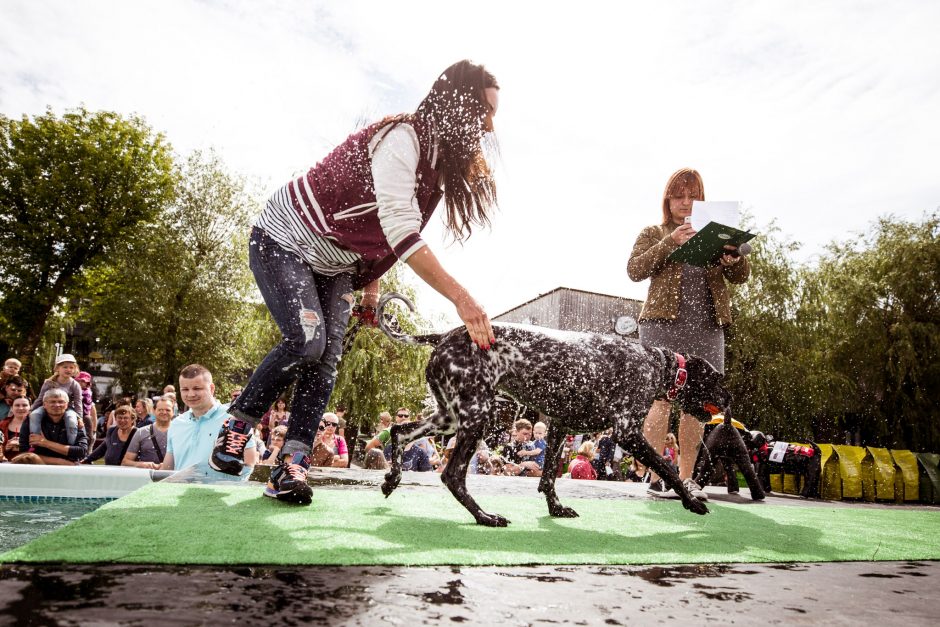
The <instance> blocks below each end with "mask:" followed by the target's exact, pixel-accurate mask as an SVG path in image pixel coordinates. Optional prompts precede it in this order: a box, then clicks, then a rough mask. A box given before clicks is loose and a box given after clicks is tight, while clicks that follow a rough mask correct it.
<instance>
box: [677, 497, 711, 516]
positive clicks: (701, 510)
mask: <svg viewBox="0 0 940 627" xmlns="http://www.w3.org/2000/svg"><path fill="white" fill-rule="evenodd" d="M682 504H683V505H684V506H685V508H686V509H687V510H689V511H690V512H692V513H694V514H698V515H699V516H704V515H705V514H707V513H708V506H707V505H705V501H700V500H698V499H696V498H693V499H692V500H690V501H689V502H688V503H686V502H683V503H682Z"/></svg>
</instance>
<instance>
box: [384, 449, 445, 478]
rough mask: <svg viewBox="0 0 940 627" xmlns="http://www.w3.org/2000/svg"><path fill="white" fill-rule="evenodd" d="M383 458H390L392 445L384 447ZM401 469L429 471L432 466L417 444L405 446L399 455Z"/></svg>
mask: <svg viewBox="0 0 940 627" xmlns="http://www.w3.org/2000/svg"><path fill="white" fill-rule="evenodd" d="M384 453H385V460H386V461H388V462H391V460H392V445H391V444H388V445H387V446H386V447H385V451H384ZM401 469H402V470H412V471H414V472H431V471H432V470H434V468H433V467H432V466H431V460H430V459H428V454H427V453H425V452H424V449H423V448H421V447H418V446H406V447H405V450H404V452H403V453H402V457H401Z"/></svg>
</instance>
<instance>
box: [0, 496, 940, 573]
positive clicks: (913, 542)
mask: <svg viewBox="0 0 940 627" xmlns="http://www.w3.org/2000/svg"><path fill="white" fill-rule="evenodd" d="M478 502H479V503H480V504H481V506H482V507H483V508H484V509H485V510H487V511H490V512H497V513H500V514H503V515H504V516H506V517H507V518H509V519H510V520H511V521H512V524H511V525H509V527H507V528H504V529H491V528H486V527H481V526H479V525H476V524H475V523H474V522H473V519H472V518H471V517H470V515H469V514H468V513H467V512H466V511H465V510H464V508H463V507H461V506H460V505H459V504H458V503H457V502H456V501H455V500H454V499H453V497H451V496H450V494H449V493H446V492H443V491H430V490H427V491H414V490H400V491H398V492H396V493H394V494H392V496H391V497H390V498H388V499H385V498H384V497H383V496H382V494H381V493H380V492H379V491H378V490H377V489H376V490H325V489H320V490H314V499H313V505H312V506H310V507H296V506H289V505H285V504H282V503H278V502H276V501H273V500H271V499H267V498H263V497H262V496H261V490H260V488H259V487H258V486H248V485H244V484H239V485H213V486H200V485H192V484H174V483H166V484H153V485H150V486H146V487H144V488H141V489H140V490H137V491H136V492H134V493H132V494H130V495H128V496H125V497H123V498H121V499H119V500H117V501H114V502H111V503H108V504H107V505H104V506H103V507H101V508H100V509H98V510H96V511H94V512H92V513H90V514H87V515H85V516H83V517H82V518H80V519H78V520H76V521H74V522H72V523H70V524H69V525H67V526H65V527H63V528H61V529H58V530H57V531H54V532H52V533H49V534H47V535H45V536H42V537H40V538H37V539H36V540H34V541H33V542H31V543H29V544H27V545H25V546H22V547H19V548H17V549H13V550H12V551H9V552H7V553H5V554H4V555H2V556H0V562H14V561H19V562H72V563H89V562H108V563H144V564H158V563H159V564H293V565H304V564H321V565H326V564H330V565H352V564H357V565H360V564H388V565H393V564H394V565H439V564H466V565H490V564H491V565H510V564H682V563H686V564H687V563H701V562H815V561H848V560H930V559H940V511H924V510H910V509H902V508H863V507H858V508H850V507H831V508H830V507H825V506H822V507H820V506H813V507H799V506H780V505H776V506H775V505H768V504H764V503H744V504H724V503H722V504H718V503H710V504H709V508H710V509H711V513H710V514H709V515H707V516H696V515H694V514H692V513H689V512H687V511H685V510H684V509H683V508H682V506H681V504H680V503H679V501H651V500H645V499H643V500H641V499H622V500H621V499H618V500H587V499H571V500H568V501H566V502H565V504H566V505H569V506H571V507H573V508H574V509H576V510H577V511H578V513H580V515H581V516H580V518H571V519H559V518H551V517H550V516H549V515H548V512H547V509H546V506H545V502H544V500H543V499H542V498H539V497H534V496H533V497H520V496H492V495H490V496H481V497H479V498H478Z"/></svg>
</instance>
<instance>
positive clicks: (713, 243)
mask: <svg viewBox="0 0 940 627" xmlns="http://www.w3.org/2000/svg"><path fill="white" fill-rule="evenodd" d="M754 237H756V234H755V233H748V232H747V231H742V230H741V229H736V228H734V227H733V226H726V225H724V224H718V223H717V222H709V223H708V224H706V225H705V228H703V229H702V230H701V231H699V232H698V233H696V234H695V235H693V236H692V239H690V240H689V241H687V242H686V243H685V244H683V245H682V246H680V247H679V248H677V249H675V250H674V251H672V253H671V254H670V255H669V258H668V259H669V261H675V262H676V263H687V264H689V265H693V266H700V267H702V268H705V267H707V266H710V265H712V264H713V263H714V262H716V261H717V260H718V258H719V257H721V254H722V251H724V249H725V246H727V245H729V244H730V245H732V246H740V245H741V244H743V243H744V242H747V241H749V240H751V239H754Z"/></svg>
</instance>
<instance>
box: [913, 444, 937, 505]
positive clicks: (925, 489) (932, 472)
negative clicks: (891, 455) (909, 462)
mask: <svg viewBox="0 0 940 627" xmlns="http://www.w3.org/2000/svg"><path fill="white" fill-rule="evenodd" d="M916 457H917V461H918V462H920V467H921V469H922V471H923V472H922V473H921V480H920V500H921V501H923V502H924V503H934V504H937V503H940V469H938V468H937V466H938V462H940V455H937V454H936V453H917V455H916Z"/></svg>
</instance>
